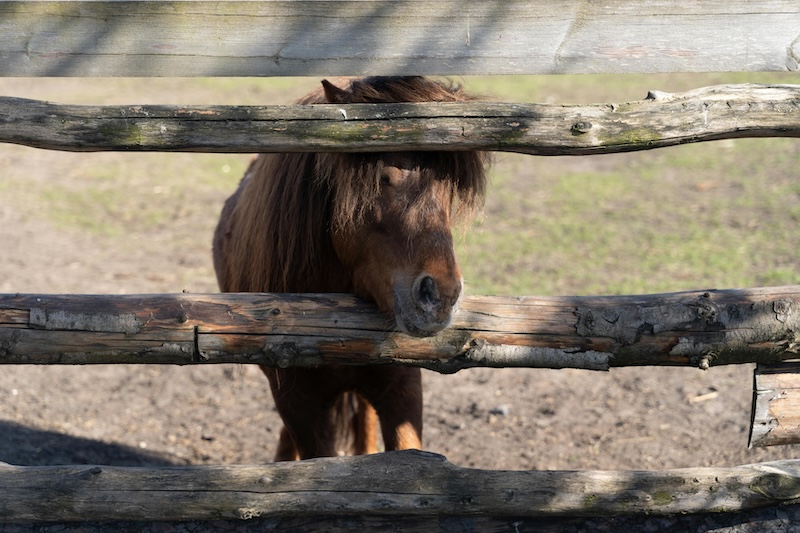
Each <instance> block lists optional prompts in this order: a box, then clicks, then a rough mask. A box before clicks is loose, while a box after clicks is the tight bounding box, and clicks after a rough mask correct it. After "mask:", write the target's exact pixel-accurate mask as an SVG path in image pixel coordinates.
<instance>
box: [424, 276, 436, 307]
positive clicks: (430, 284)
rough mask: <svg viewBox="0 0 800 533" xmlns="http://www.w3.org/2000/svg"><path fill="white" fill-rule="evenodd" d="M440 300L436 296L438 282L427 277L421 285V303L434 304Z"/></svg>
mask: <svg viewBox="0 0 800 533" xmlns="http://www.w3.org/2000/svg"><path fill="white" fill-rule="evenodd" d="M437 300H438V298H437V296H436V282H435V281H433V278H432V277H430V276H425V277H424V278H422V281H420V283H419V303H421V304H428V305H430V304H434V303H436V301H437Z"/></svg>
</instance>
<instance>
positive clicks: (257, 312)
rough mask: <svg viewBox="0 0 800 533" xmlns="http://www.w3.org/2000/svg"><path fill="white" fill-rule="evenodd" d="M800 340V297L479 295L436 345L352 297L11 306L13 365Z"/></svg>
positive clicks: (684, 357)
mask: <svg viewBox="0 0 800 533" xmlns="http://www.w3.org/2000/svg"><path fill="white" fill-rule="evenodd" d="M799 331H800V286H789V287H772V288H763V289H747V290H724V291H693V292H682V293H673V294H661V295H646V296H609V297H534V296H531V297H489V296H472V297H466V298H465V299H464V301H463V302H462V304H461V307H460V310H459V312H458V314H457V315H456V317H455V319H454V323H453V325H452V326H451V327H450V328H448V329H447V330H445V331H443V332H441V333H439V334H438V335H436V336H434V337H427V338H417V337H410V336H408V335H405V334H402V333H399V332H397V331H395V328H394V324H393V323H392V321H391V320H390V319H388V318H387V317H386V316H384V315H382V314H381V313H379V312H378V311H377V310H376V308H375V307H374V306H372V305H370V304H366V303H364V302H362V301H360V300H357V299H356V298H354V297H352V296H348V295H336V294H205V295H202V294H201V295H192V294H171V295H170V294H166V295H123V296H114V295H22V294H17V295H0V363H36V364H45V363H46V364H99V363H173V364H194V363H258V364H263V365H269V366H277V367H287V366H317V365H322V364H359V365H360V364H388V363H398V364H404V365H413V366H420V367H425V368H430V369H432V370H436V371H439V372H443V373H450V372H455V371H457V370H460V369H463V368H470V367H476V366H484V367H534V368H585V369H592V370H607V369H608V368H609V367H615V366H631V365H679V366H680V365H690V366H695V367H699V368H708V367H709V366H714V365H722V364H736V363H746V362H759V363H776V362H780V361H784V360H787V359H793V358H796V357H797V351H798V349H800V344H799V341H798V336H797V335H798V333H797V332H799Z"/></svg>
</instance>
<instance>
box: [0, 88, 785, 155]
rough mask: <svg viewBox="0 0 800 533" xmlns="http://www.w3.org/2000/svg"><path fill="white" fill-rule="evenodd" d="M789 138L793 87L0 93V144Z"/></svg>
mask: <svg viewBox="0 0 800 533" xmlns="http://www.w3.org/2000/svg"><path fill="white" fill-rule="evenodd" d="M741 137H800V85H754V84H740V85H720V86H713V87H705V88H701V89H696V90H692V91H687V92H683V93H663V92H658V91H651V92H650V93H649V94H648V95H647V98H646V99H645V100H641V101H635V102H627V103H618V104H614V103H610V104H595V105H548V104H503V103H489V102H480V103H459V104H455V103H439V104H350V105H315V106H155V105H151V106H144V105H127V106H86V105H83V106H78V105H64V104H53V103H48V102H42V101H36V100H26V99H19V98H7V97H2V98H0V142H7V143H16V144H22V145H27V146H32V147H36V148H47V149H55V150H66V151H106V150H122V151H188V152H245V153H251V152H297V151H359V152H363V151H378V150H380V151H392V150H409V149H425V150H436V149H438V150H443V149H447V150H492V151H508V152H521V153H527V154H533V155H586V154H594V153H613V152H628V151H634V150H648V149H653V148H661V147H665V146H674V145H677V144H685V143H691V142H699V141H709V140H718V139H734V138H741Z"/></svg>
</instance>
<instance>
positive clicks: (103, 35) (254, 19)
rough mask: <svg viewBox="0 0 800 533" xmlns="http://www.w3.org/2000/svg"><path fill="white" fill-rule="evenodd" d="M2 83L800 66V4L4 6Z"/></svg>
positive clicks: (561, 0) (745, 0) (517, 1)
mask: <svg viewBox="0 0 800 533" xmlns="http://www.w3.org/2000/svg"><path fill="white" fill-rule="evenodd" d="M0 21H1V22H0V75H5V76H287V75H290V76H320V75H322V76H334V75H348V76H349V75H364V74H366V75H386V74H398V73H403V74H409V75H411V74H425V75H466V74H566V73H579V74H584V73H587V72H593V73H597V72H612V73H628V72H732V71H762V72H766V71H787V70H789V71H796V70H798V63H800V42H798V39H797V37H798V35H797V28H800V11H798V9H797V3H796V2H795V0H771V1H770V2H752V1H749V0H728V1H727V2H719V1H710V0H702V1H695V2H691V3H687V2H684V3H680V4H678V3H670V2H641V1H634V0H617V1H615V2H611V3H594V2H585V1H581V0H543V1H539V2H530V1H528V0H503V1H497V0H487V1H484V2H472V1H467V0H437V1H430V0H391V1H390V0H372V1H370V2H363V1H327V0H325V1H320V0H316V1H315V0H304V1H296V0H295V1H278V0H276V1H247V2H241V1H229V0H222V1H216V2H204V1H158V2H140V1H127V2H121V1H88V2H87V1H68V2H65V1H58V0H55V1H37V2H26V1H0Z"/></svg>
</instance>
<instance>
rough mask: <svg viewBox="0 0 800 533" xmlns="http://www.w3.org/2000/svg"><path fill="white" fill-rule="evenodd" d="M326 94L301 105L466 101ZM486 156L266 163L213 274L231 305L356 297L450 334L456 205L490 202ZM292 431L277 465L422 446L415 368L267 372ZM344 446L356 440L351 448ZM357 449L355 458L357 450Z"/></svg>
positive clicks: (415, 81)
mask: <svg viewBox="0 0 800 533" xmlns="http://www.w3.org/2000/svg"><path fill="white" fill-rule="evenodd" d="M347 83H348V85H347V86H346V87H345V88H344V89H340V88H338V87H336V86H334V85H332V84H330V83H328V82H327V81H323V83H322V85H323V87H322V88H321V89H319V90H317V91H315V92H313V93H311V94H309V95H308V96H306V97H305V98H304V99H302V100H301V101H300V103H303V104H314V103H367V102H387V103H393V102H425V101H463V100H465V99H467V98H466V97H465V96H464V95H463V94H462V93H461V91H460V89H458V88H454V87H452V86H448V85H445V84H442V83H438V82H433V81H429V80H426V79H424V78H417V77H412V78H365V79H361V80H352V81H349V82H347ZM484 159H485V158H484V156H483V154H479V153H472V152H417V153H384V154H338V153H336V154H334V153H330V154H329V153H314V154H269V155H267V154H262V155H260V156H258V157H257V158H256V159H255V160H254V161H253V163H252V164H251V165H250V168H249V169H248V171H247V173H246V174H245V176H244V178H243V179H242V181H241V183H240V185H239V188H238V189H237V190H236V192H235V193H234V194H233V195H232V196H231V197H230V198H229V199H228V201H227V202H226V203H225V207H224V208H223V211H222V216H221V219H220V221H219V225H218V227H217V230H216V232H215V235H214V267H215V269H216V272H217V279H218V281H219V285H220V289H221V290H222V291H226V292H233V291H235V292H347V293H353V294H355V295H356V296H358V297H360V298H363V299H365V300H369V301H373V302H375V303H376V304H377V305H378V307H379V308H380V309H381V310H382V311H384V312H385V313H387V315H390V316H393V317H394V319H395V321H396V323H397V326H398V328H399V329H400V330H402V331H404V332H406V333H409V334H411V335H417V336H426V335H434V334H436V333H437V332H439V331H441V330H442V329H443V328H445V327H447V325H449V323H450V320H451V318H452V316H453V313H454V312H455V310H456V308H457V305H458V302H459V300H460V298H461V289H462V280H461V274H460V271H459V268H458V264H457V262H456V259H455V254H454V251H453V240H452V235H451V230H450V220H451V214H452V211H453V209H454V205H455V204H456V203H459V205H466V206H473V205H474V204H475V203H476V202H477V201H478V200H480V199H481V198H482V194H483V188H484V183H485V177H484V168H483V167H484V162H485V161H484ZM263 370H264V373H265V374H266V375H267V377H268V378H269V382H270V385H271V387H272V393H273V396H274V398H275V402H276V405H277V407H278V411H279V413H280V415H281V418H282V419H283V421H284V428H283V430H282V432H281V438H280V442H279V445H278V452H277V454H276V459H277V460H290V459H297V458H302V459H305V458H309V457H317V456H331V455H336V454H337V453H342V452H343V451H348V452H354V453H370V452H374V451H377V444H376V436H377V429H376V412H377V418H379V419H380V423H381V430H382V435H383V440H384V445H385V448H386V449H387V450H395V449H406V448H420V447H421V445H422V441H421V438H422V387H421V381H420V379H421V378H420V372H419V369H416V368H406V367H396V366H369V367H349V366H348V367H338V366H337V367H324V368H311V369H309V368H289V369H274V368H267V367H264V368H263ZM343 438H345V439H348V440H349V445H348V444H343V442H344V441H343ZM345 448H347V449H345Z"/></svg>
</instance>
